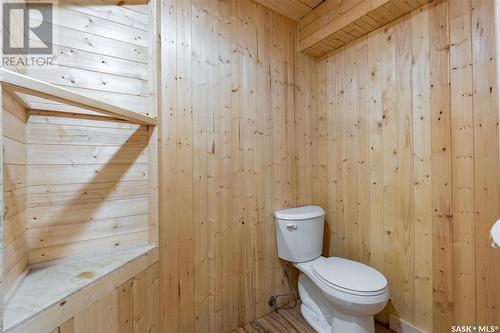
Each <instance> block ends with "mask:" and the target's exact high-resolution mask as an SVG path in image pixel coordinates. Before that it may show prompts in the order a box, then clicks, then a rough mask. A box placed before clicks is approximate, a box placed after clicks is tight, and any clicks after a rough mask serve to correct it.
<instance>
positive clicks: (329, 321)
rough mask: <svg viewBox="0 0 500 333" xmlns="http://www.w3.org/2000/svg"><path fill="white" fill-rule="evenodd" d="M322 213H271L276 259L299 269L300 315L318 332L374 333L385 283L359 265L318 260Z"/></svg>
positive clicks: (314, 209)
mask: <svg viewBox="0 0 500 333" xmlns="http://www.w3.org/2000/svg"><path fill="white" fill-rule="evenodd" d="M324 214H325V213H324V211H323V209H322V208H321V207H318V206H306V207H299V208H292V209H286V210H281V211H277V212H275V214H274V215H275V218H276V236H277V244H278V256H279V257H280V258H282V259H284V260H287V261H290V262H292V263H293V264H294V265H295V267H297V268H298V269H299V270H300V276H299V284H298V288H299V296H300V299H301V301H302V305H301V312H302V315H303V316H304V318H305V319H306V321H307V322H308V323H309V324H310V325H311V326H312V327H313V328H314V329H315V330H316V331H318V332H320V333H337V332H339V333H374V332H375V327H374V320H373V316H374V315H375V314H376V313H378V312H380V311H382V309H383V308H384V307H385V305H386V304H387V301H388V299H389V290H388V287H387V279H386V278H385V277H384V276H383V275H382V274H381V273H380V272H378V271H377V270H375V269H374V268H372V267H370V266H367V265H365V264H362V263H359V262H355V261H352V260H348V259H343V258H338V257H329V258H326V257H322V256H321V249H322V243H323V224H324Z"/></svg>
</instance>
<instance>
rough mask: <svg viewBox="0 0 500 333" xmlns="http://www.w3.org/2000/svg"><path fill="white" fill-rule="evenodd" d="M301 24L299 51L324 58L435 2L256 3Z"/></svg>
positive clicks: (341, 0)
mask: <svg viewBox="0 0 500 333" xmlns="http://www.w3.org/2000/svg"><path fill="white" fill-rule="evenodd" d="M254 1H256V2H258V3H260V4H261V5H263V6H265V7H267V8H270V9H271V10H273V11H275V12H278V13H280V14H282V15H284V16H287V17H289V18H291V19H293V20H295V21H297V22H298V26H299V51H300V52H303V53H305V54H308V55H310V56H313V57H316V58H318V57H321V56H323V55H325V54H327V53H329V52H331V51H333V50H336V49H338V48H339V47H342V46H343V45H345V44H348V43H349V42H352V41H354V40H356V39H358V38H359V37H361V36H363V35H366V34H368V33H369V32H371V31H374V30H376V29H378V28H380V27H381V26H383V25H385V24H387V23H389V22H392V21H394V20H396V19H398V18H400V17H402V16H404V15H407V14H408V13H410V12H411V11H412V10H414V9H417V8H419V7H421V6H423V5H425V4H427V3H428V2H430V1H431V0H254Z"/></svg>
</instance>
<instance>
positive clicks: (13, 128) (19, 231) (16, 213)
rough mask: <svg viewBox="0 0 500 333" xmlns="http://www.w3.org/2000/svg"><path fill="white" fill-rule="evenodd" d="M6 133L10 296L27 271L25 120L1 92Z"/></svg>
mask: <svg viewBox="0 0 500 333" xmlns="http://www.w3.org/2000/svg"><path fill="white" fill-rule="evenodd" d="M2 102H3V103H2V120H3V122H2V129H3V130H2V133H3V140H2V141H3V159H2V161H3V224H2V226H3V230H2V231H3V232H2V235H3V240H2V244H3V246H2V251H1V252H2V255H3V258H4V262H3V267H4V269H3V272H4V273H3V294H4V295H6V297H7V298H8V296H9V294H10V293H11V291H12V290H14V289H15V285H16V282H18V281H19V279H20V278H21V277H22V275H23V274H24V273H25V272H26V270H27V265H28V248H27V240H26V234H27V233H26V229H27V227H26V207H27V195H26V185H27V181H26V174H27V168H26V129H25V128H26V122H27V119H28V116H27V113H26V110H25V109H24V106H23V105H21V104H20V103H19V102H18V101H17V100H16V98H15V97H14V96H12V95H11V94H9V93H7V92H5V91H4V92H3V94H2Z"/></svg>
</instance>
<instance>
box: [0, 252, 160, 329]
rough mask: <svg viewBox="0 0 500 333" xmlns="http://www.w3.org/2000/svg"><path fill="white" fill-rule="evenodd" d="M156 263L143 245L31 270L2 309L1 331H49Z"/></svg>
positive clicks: (155, 257) (156, 258)
mask: <svg viewBox="0 0 500 333" xmlns="http://www.w3.org/2000/svg"><path fill="white" fill-rule="evenodd" d="M157 260H158V248H157V247H156V246H153V245H145V246H141V247H137V248H132V249H128V250H122V251H117V252H114V253H112V254H106V255H97V256H91V257H90V256H89V257H79V258H77V257H75V258H72V259H68V260H64V261H60V262H58V261H55V262H53V263H50V264H46V265H43V266H40V267H35V268H32V269H31V270H30V271H29V273H28V274H27V275H26V277H24V279H23V281H22V282H21V283H20V285H19V287H18V288H17V290H16V291H15V293H14V295H13V296H12V298H11V299H10V300H9V301H8V303H7V304H6V305H5V308H4V320H5V321H4V330H5V332H7V333H11V332H34V331H39V332H48V331H50V330H51V329H52V328H53V327H57V325H59V324H60V323H61V322H64V321H65V320H67V319H69V318H70V317H71V315H72V314H73V313H74V310H75V309H79V308H81V307H83V308H84V307H85V306H88V305H90V304H92V303H93V302H95V301H97V300H98V299H99V297H101V296H102V295H106V294H107V293H108V292H110V291H112V290H113V289H114V288H116V287H118V286H119V285H121V284H122V283H125V282H126V281H128V280H129V279H130V278H132V277H133V276H135V275H137V274H138V273H139V272H141V271H143V270H144V269H146V268H147V267H149V266H150V265H152V264H153V263H154V262H156V261H157Z"/></svg>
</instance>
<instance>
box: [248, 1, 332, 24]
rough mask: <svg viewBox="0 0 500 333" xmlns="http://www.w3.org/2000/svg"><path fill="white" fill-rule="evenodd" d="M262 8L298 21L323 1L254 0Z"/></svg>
mask: <svg viewBox="0 0 500 333" xmlns="http://www.w3.org/2000/svg"><path fill="white" fill-rule="evenodd" d="M254 1H255V2H257V3H259V4H261V5H262V6H264V7H267V8H269V9H272V10H273V11H275V12H277V13H279V14H281V15H283V16H286V17H288V18H291V19H292V20H294V21H299V20H300V19H301V18H302V17H303V16H305V15H306V14H307V13H309V12H311V11H312V10H313V9H314V8H316V7H317V6H318V5H319V4H320V3H322V2H323V1H324V0H254Z"/></svg>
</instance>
